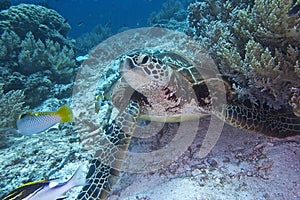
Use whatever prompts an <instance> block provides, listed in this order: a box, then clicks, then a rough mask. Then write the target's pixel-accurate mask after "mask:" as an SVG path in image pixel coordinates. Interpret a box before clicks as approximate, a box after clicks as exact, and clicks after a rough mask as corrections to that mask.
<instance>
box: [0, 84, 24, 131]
mask: <svg viewBox="0 0 300 200" xmlns="http://www.w3.org/2000/svg"><path fill="white" fill-rule="evenodd" d="M2 87H3V85H0V112H1V117H0V127H1V128H11V127H13V126H14V123H15V121H16V119H17V117H18V115H19V114H20V113H22V112H26V110H28V107H24V106H23V104H24V100H25V96H24V92H23V91H21V90H11V91H9V92H8V93H6V94H4V92H3V89H2Z"/></svg>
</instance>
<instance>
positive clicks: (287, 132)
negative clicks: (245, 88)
mask: <svg viewBox="0 0 300 200" xmlns="http://www.w3.org/2000/svg"><path fill="white" fill-rule="evenodd" d="M215 114H216V113H215ZM217 115H218V116H219V117H220V118H222V119H223V120H224V121H225V122H227V123H228V124H230V125H232V126H234V127H237V128H240V129H245V130H250V131H254V132H257V133H261V134H264V135H267V136H272V137H278V138H283V137H288V136H294V135H300V117H297V116H295V115H293V114H292V113H290V114H289V113H287V112H286V113H285V112H281V113H280V112H279V111H275V110H272V109H263V108H259V107H258V106H255V105H252V106H245V105H226V106H225V107H224V108H223V109H222V112H221V113H217Z"/></svg>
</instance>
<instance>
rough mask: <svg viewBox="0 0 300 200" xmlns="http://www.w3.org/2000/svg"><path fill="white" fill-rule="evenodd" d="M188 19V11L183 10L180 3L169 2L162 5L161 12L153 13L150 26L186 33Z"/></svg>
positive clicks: (171, 0) (170, 0)
mask: <svg viewBox="0 0 300 200" xmlns="http://www.w3.org/2000/svg"><path fill="white" fill-rule="evenodd" d="M185 3H187V2H185ZM186 17H187V12H186V9H184V8H183V5H182V3H181V2H180V1H177V0H167V1H166V2H165V3H163V4H162V9H161V10H160V12H158V13H156V12H152V13H151V15H150V17H149V19H148V23H149V25H150V26H157V27H163V28H169V29H172V30H181V31H184V30H185V29H187V23H186Z"/></svg>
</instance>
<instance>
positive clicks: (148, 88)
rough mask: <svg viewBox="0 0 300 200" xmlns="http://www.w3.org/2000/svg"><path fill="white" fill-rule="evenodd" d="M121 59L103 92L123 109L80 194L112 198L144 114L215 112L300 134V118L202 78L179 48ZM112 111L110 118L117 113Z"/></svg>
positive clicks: (168, 117) (182, 116)
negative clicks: (240, 97)
mask: <svg viewBox="0 0 300 200" xmlns="http://www.w3.org/2000/svg"><path fill="white" fill-rule="evenodd" d="M119 60H120V66H119V75H118V76H117V78H116V79H115V81H114V83H113V84H111V85H110V87H108V88H106V89H105V90H102V92H103V91H104V94H102V93H101V95H100V96H101V97H102V96H104V98H105V99H106V100H107V101H109V102H111V105H113V107H114V108H117V109H118V110H119V111H121V112H120V114H119V115H118V116H117V117H116V118H115V119H113V120H111V123H108V124H106V125H105V126H104V128H103V132H104V133H103V134H104V136H105V137H106V138H107V144H105V145H104V144H103V143H102V146H101V149H99V152H97V153H96V155H97V156H95V157H99V158H100V159H97V158H95V159H94V160H93V161H92V163H91V167H90V170H89V173H88V175H87V180H88V185H87V186H85V187H84V188H83V190H82V192H81V193H80V195H79V196H78V199H82V200H83V199H105V198H106V197H107V195H108V194H109V192H110V190H111V188H112V186H113V185H114V184H115V182H116V178H117V176H118V174H119V170H120V168H121V165H122V162H123V159H124V157H125V152H126V150H127V149H128V146H129V143H130V139H131V136H132V134H133V131H134V129H135V126H136V124H137V121H138V120H140V119H142V120H152V121H161V122H181V121H185V120H190V119H198V118H200V117H203V116H207V115H211V114H213V115H216V116H217V117H219V118H221V119H222V120H224V121H225V122H226V123H228V124H230V125H232V126H234V127H237V128H240V129H246V130H250V131H254V132H257V133H262V134H264V135H268V136H273V137H287V136H293V135H299V134H300V118H299V117H296V116H295V115H293V114H292V113H290V112H283V111H275V110H272V109H271V108H266V107H263V106H261V107H260V106H257V105H252V104H251V103H249V102H248V101H243V102H241V101H237V100H236V99H234V98H233V97H232V96H231V95H228V94H230V93H231V92H230V90H231V88H230V86H229V84H227V83H226V82H225V81H223V80H222V79H220V78H218V77H209V78H207V77H202V76H201V74H200V72H199V71H198V69H197V68H196V66H195V65H194V64H193V63H192V62H190V61H188V60H187V59H185V58H184V57H183V56H181V55H179V54H177V53H173V52H167V51H155V52H149V51H145V50H139V51H134V52H131V53H129V54H126V55H123V56H122V57H121V58H120V59H119ZM222 94H223V96H222ZM226 94H227V95H226ZM98 95H99V94H97V96H98ZM222 97H225V99H220V98H222ZM100 99H101V101H103V99H102V98H100ZM222 102H223V103H224V104H221V103H222ZM98 103H99V102H98ZM220 104H221V105H220ZM111 110H112V109H110V111H108V114H107V115H106V116H107V117H108V118H111V117H112V115H111ZM106 122H107V121H106Z"/></svg>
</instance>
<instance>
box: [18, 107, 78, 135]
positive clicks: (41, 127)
mask: <svg viewBox="0 0 300 200" xmlns="http://www.w3.org/2000/svg"><path fill="white" fill-rule="evenodd" d="M72 120H73V114H72V111H71V108H70V107H69V106H67V105H64V106H62V107H61V108H60V109H58V110H57V111H55V112H34V113H32V112H28V113H26V114H22V115H20V116H19V118H18V120H17V129H18V132H19V133H21V134H23V135H32V134H35V133H40V132H43V131H45V130H47V129H48V128H50V127H51V126H53V125H55V124H57V123H61V122H71V121H72Z"/></svg>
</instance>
